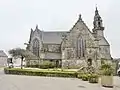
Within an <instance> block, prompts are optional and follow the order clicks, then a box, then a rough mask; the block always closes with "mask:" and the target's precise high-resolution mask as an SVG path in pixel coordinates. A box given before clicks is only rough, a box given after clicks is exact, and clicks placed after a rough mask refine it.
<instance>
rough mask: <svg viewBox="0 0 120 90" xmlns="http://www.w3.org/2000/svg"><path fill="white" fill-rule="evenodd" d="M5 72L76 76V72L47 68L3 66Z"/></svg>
mask: <svg viewBox="0 0 120 90" xmlns="http://www.w3.org/2000/svg"><path fill="white" fill-rule="evenodd" d="M4 72H5V73H6V74H15V75H30V76H50V77H73V78H75V77H77V73H76V72H65V71H47V70H31V69H16V68H13V69H9V68H5V69H4Z"/></svg>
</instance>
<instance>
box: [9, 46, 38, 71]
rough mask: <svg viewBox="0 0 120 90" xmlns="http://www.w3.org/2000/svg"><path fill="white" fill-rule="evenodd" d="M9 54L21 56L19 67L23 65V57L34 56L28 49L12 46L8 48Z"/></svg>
mask: <svg viewBox="0 0 120 90" xmlns="http://www.w3.org/2000/svg"><path fill="white" fill-rule="evenodd" d="M9 54H10V55H12V57H17V58H21V69H22V67H23V59H24V58H31V57H36V56H35V55H34V54H33V53H31V52H30V51H28V50H25V49H21V48H14V49H11V50H9Z"/></svg>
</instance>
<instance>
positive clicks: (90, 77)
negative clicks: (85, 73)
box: [89, 74, 98, 83]
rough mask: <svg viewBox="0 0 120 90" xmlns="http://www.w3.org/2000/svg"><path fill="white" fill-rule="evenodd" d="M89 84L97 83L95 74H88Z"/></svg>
mask: <svg viewBox="0 0 120 90" xmlns="http://www.w3.org/2000/svg"><path fill="white" fill-rule="evenodd" d="M89 82H90V83H98V75H97V74H90V76H89Z"/></svg>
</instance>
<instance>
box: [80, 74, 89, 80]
mask: <svg viewBox="0 0 120 90" xmlns="http://www.w3.org/2000/svg"><path fill="white" fill-rule="evenodd" d="M81 78H82V80H83V81H88V80H89V75H88V74H83V75H82V76H81Z"/></svg>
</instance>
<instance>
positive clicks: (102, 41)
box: [99, 37, 110, 46]
mask: <svg viewBox="0 0 120 90" xmlns="http://www.w3.org/2000/svg"><path fill="white" fill-rule="evenodd" d="M99 45H105V46H110V45H109V43H108V41H107V40H106V39H105V37H100V41H99Z"/></svg>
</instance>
